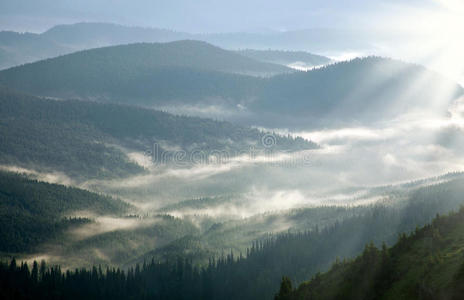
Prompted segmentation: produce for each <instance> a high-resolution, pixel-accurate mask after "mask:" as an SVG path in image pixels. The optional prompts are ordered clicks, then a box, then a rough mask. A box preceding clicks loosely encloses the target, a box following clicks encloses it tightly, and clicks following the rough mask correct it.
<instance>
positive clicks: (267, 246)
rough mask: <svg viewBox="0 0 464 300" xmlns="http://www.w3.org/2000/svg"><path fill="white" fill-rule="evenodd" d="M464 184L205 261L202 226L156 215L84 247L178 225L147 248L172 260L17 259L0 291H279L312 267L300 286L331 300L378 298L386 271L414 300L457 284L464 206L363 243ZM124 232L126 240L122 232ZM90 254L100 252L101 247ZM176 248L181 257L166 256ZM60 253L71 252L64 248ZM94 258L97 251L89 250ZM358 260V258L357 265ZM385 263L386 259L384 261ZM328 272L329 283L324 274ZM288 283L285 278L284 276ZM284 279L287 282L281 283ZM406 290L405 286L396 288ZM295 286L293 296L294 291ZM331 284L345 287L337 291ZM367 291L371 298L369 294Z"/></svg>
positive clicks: (444, 204)
mask: <svg viewBox="0 0 464 300" xmlns="http://www.w3.org/2000/svg"><path fill="white" fill-rule="evenodd" d="M463 187H464V185H463V179H462V176H461V178H457V179H455V180H451V181H449V182H445V183H441V184H437V185H434V186H427V187H423V188H419V189H417V190H414V191H411V194H410V197H409V198H408V200H407V201H406V202H403V201H400V202H399V203H396V204H395V205H391V204H389V203H387V204H386V205H380V204H377V205H373V206H370V207H367V210H366V211H365V213H364V214H361V215H352V216H347V217H346V218H343V219H340V220H338V221H335V223H332V224H331V225H328V226H326V227H321V228H319V227H318V226H314V227H313V228H311V230H306V231H304V232H301V231H300V232H287V233H282V234H278V235H274V236H273V235H268V236H267V237H264V238H262V239H260V240H258V241H255V242H254V243H253V244H252V246H251V247H249V248H248V249H247V250H246V256H245V252H244V253H243V254H237V253H229V254H223V255H221V256H219V257H212V258H210V260H209V263H207V264H206V265H203V266H202V267H198V266H195V265H194V264H193V263H192V261H191V260H190V259H184V258H185V257H187V258H192V257H198V256H202V255H208V252H204V250H205V248H204V245H203V243H202V241H201V240H199V239H198V238H197V237H195V236H198V234H200V231H199V230H198V229H195V228H196V227H195V226H193V224H192V223H191V224H190V225H191V226H193V228H194V229H195V230H191V232H190V233H188V232H186V231H185V228H184V226H183V225H182V223H183V222H187V221H186V220H179V219H174V218H171V221H170V222H171V223H170V225H169V226H167V227H166V226H163V227H161V228H160V227H156V226H157V224H158V223H154V225H153V226H154V227H155V228H156V229H152V227H151V226H147V227H144V228H145V229H144V230H146V231H147V233H145V235H144V236H143V239H138V238H136V237H137V236H139V235H140V233H139V232H134V231H129V232H128V233H127V232H126V233H123V232H122V231H119V232H115V233H113V234H111V235H110V234H109V233H108V235H106V236H104V237H101V236H96V237H94V238H92V239H90V241H89V239H87V240H86V241H85V244H87V246H88V247H91V248H94V247H96V248H97V249H98V247H99V245H100V244H102V243H106V244H107V245H108V244H110V245H112V247H114V245H117V247H118V248H119V247H120V244H121V241H122V242H123V243H124V245H126V247H127V244H131V245H132V246H133V245H136V246H137V245H139V242H140V243H141V244H144V243H149V242H150V238H148V237H149V236H150V235H149V234H157V236H156V242H157V243H156V244H158V242H159V240H158V238H161V237H163V236H165V235H166V233H165V232H166V231H167V232H168V235H171V233H172V232H181V233H182V234H183V237H179V238H178V239H175V240H174V241H172V242H171V243H167V244H165V246H163V247H160V248H159V250H158V251H155V252H151V254H152V255H166V256H167V258H168V259H169V260H165V261H164V260H158V257H155V259H152V260H151V262H150V259H148V261H147V260H145V261H144V263H143V264H136V265H135V266H132V267H128V268H127V269H125V271H121V270H120V269H110V268H108V269H107V270H106V272H105V271H103V270H102V271H99V269H102V267H97V266H95V267H92V268H90V269H88V270H86V269H84V268H79V269H78V270H77V271H69V272H66V273H65V274H64V273H63V272H62V271H61V268H60V267H59V266H56V267H55V266H53V267H47V266H46V265H45V263H43V268H42V271H40V272H41V274H40V276H35V275H32V274H33V273H34V272H36V271H30V269H29V267H25V265H24V263H22V264H21V267H20V265H19V264H17V262H16V261H15V260H12V261H11V262H10V263H9V265H7V264H5V263H4V262H1V263H0V282H1V283H3V284H2V285H0V294H2V293H3V294H4V295H7V296H8V295H18V294H19V295H20V296H18V297H16V298H28V297H27V296H28V295H35V297H38V298H40V296H43V297H46V296H47V295H49V293H50V291H53V294H54V295H57V297H60V298H86V299H95V298H99V299H127V298H132V299H143V298H147V297H149V298H150V299H270V298H272V296H273V295H274V294H275V293H276V292H277V291H278V286H279V281H280V278H281V277H282V276H283V275H289V276H290V278H291V280H294V281H297V282H301V280H303V279H305V278H309V277H310V276H313V275H314V276H315V280H316V281H313V282H315V283H313V284H311V283H310V284H309V285H308V284H303V285H302V287H301V291H303V292H304V291H307V287H308V286H309V287H312V286H315V287H316V288H318V287H321V289H320V290H319V289H317V290H316V291H318V292H319V291H320V292H321V293H322V295H321V296H323V295H326V294H329V293H333V294H336V295H337V296H344V295H346V297H338V298H335V299H350V298H349V296H351V295H353V296H354V298H355V299H363V297H366V299H372V298H373V299H378V298H374V296H375V295H378V294H379V293H383V291H385V290H387V291H390V285H389V282H392V281H391V280H392V278H391V277H388V276H386V275H389V274H393V280H399V281H396V282H399V283H401V284H400V285H395V286H394V287H395V289H394V291H399V293H398V294H393V296H392V298H393V299H415V298H413V297H406V296H410V295H412V296H414V295H416V294H414V292H416V293H417V292H418V293H422V294H420V295H419V296H421V295H424V294H425V293H429V292H434V291H440V290H439V289H437V290H432V291H431V290H429V289H428V287H429V286H431V287H440V286H441V285H442V286H445V287H446V286H447V285H448V286H451V287H452V286H453V284H454V283H455V282H456V283H460V282H461V281H460V280H461V277H460V276H461V275H462V274H461V273H462V272H461V271H458V270H460V269H462V265H463V260H462V252H461V251H460V249H461V248H462V246H463V245H462V238H461V236H462V230H464V211H462V210H461V212H460V213H458V214H456V215H452V216H451V217H447V218H444V217H439V218H438V219H436V220H435V221H433V222H432V225H431V226H430V225H429V226H426V227H425V229H423V230H417V229H416V231H415V232H416V233H415V234H412V235H411V237H409V238H408V237H405V235H404V234H403V235H400V240H399V242H398V244H397V245H396V246H394V247H393V248H392V249H391V250H384V252H383V253H384V254H382V252H380V251H378V250H376V249H375V248H374V245H369V246H368V247H366V248H365V247H364V245H366V243H369V241H374V242H375V245H376V246H379V245H381V244H382V241H386V240H387V241H391V243H394V240H395V239H397V238H398V234H399V233H402V232H414V228H417V226H421V225H423V224H426V223H429V222H431V221H432V219H433V218H434V216H436V214H437V212H438V213H440V214H442V213H443V212H446V211H447V210H449V209H457V208H458V207H459V206H460V205H462V203H463V199H462V197H461V195H462V191H463ZM352 209H356V208H341V207H338V208H337V207H333V208H325V209H322V212H323V213H324V212H327V211H332V212H336V211H337V210H342V211H350V210H352ZM319 211H320V210H319ZM320 217H322V216H320ZM221 227H222V226H221V225H220V224H215V225H213V226H212V228H211V230H216V228H221ZM139 229H140V228H139ZM150 229H151V230H150ZM250 232H252V231H250ZM449 233H451V234H449ZM178 235H179V234H178ZM124 236H125V237H126V238H123V237H124ZM128 237H130V238H128ZM230 237H233V233H232V234H231V235H228V236H225V235H224V234H223V239H229V238H230ZM85 244H84V245H85ZM158 245H159V244H158ZM363 248H364V249H366V250H364V254H363V258H362V259H355V260H354V263H352V262H348V263H343V264H342V263H340V261H339V260H338V261H337V260H336V258H337V257H342V258H349V257H353V256H354V255H357V254H360V253H363ZM72 249H74V250H79V251H80V253H82V251H84V250H85V249H86V248H85V247H83V245H82V244H81V243H79V242H78V243H77V244H76V245H73V246H72ZM384 249H387V248H386V247H384ZM126 251H127V249H126ZM96 253H99V254H98V255H100V256H101V255H102V251H100V252H96ZM103 253H106V251H104V252H103ZM395 253H399V254H400V255H397V254H395ZM176 254H179V255H181V256H180V257H177V258H176V257H172V256H171V255H176ZM119 256H123V255H121V254H119ZM65 257H66V259H68V260H69V259H70V256H69V255H65ZM384 258H387V259H386V260H384ZM92 259H95V255H94V257H93V258H92ZM97 259H98V257H97ZM360 261H361V263H357V262H360ZM385 261H386V262H388V264H384V263H383V262H385ZM333 262H336V263H335V264H334V263H333ZM331 264H332V265H334V267H333V269H332V271H330V272H329V273H327V274H328V275H320V274H319V275H316V274H318V271H321V270H326V269H327V268H329V267H330V265H331ZM385 265H387V266H389V268H392V269H393V270H394V271H397V272H383V271H382V268H383V266H385ZM397 266H400V267H398V268H397ZM103 268H104V265H103ZM32 269H34V267H32ZM389 271H390V269H389ZM430 271H433V273H430ZM350 274H351V275H352V277H350ZM344 275H346V276H347V277H344ZM395 275H398V276H395ZM328 276H330V278H328ZM385 276H386V277H385ZM453 276H454V277H453ZM20 278H22V279H21V280H20ZM326 278H327V279H333V281H330V280H325V279H326ZM456 278H457V279H458V280H457V279H456ZM10 279H12V280H10ZM13 279H14V280H13ZM435 279H436V280H435ZM389 280H390V281H389ZM429 280H430V281H429ZM285 282H287V283H288V281H287V280H286V281H285ZM393 282H395V281H393ZM339 283H340V284H343V283H345V284H344V285H339ZM372 283H376V285H373V284H372ZM429 283H430V285H429ZM456 286H457V285H456ZM284 287H289V286H288V284H284ZM358 287H361V288H365V290H363V289H361V292H362V294H360V295H359V294H356V292H357V291H359V290H358V289H357V288H358ZM372 287H375V288H372ZM409 287H411V289H409ZM286 291H288V292H290V293H291V292H292V291H291V289H288V288H287V289H284V292H283V293H282V294H283V295H282V296H288V293H286ZM298 291H299V290H297V292H298ZM351 291H353V293H351ZM403 291H412V293H411V294H403V293H402V292H403ZM297 292H295V295H297V296H298V295H300V294H298V293H297ZM337 292H346V294H341V295H340V294H337ZM291 295H293V294H291ZM303 295H305V294H303ZM398 295H400V296H401V295H403V297H398ZM404 295H406V296H404ZM370 296H372V298H369V297H370ZM435 296H436V294H435ZM356 297H358V298H356ZM395 297H396V298H395ZM418 298H419V299H424V297H418ZM282 299H286V298H282ZM290 299H292V298H290ZM296 299H299V298H296ZM316 299H325V298H323V297H322V298H317V297H316ZM327 299H331V298H327ZM387 299H388V298H387ZM425 299H427V298H425ZM431 299H440V298H439V297H438V298H437V297H432V298H431ZM445 299H449V297H448V298H445ZM457 299H459V298H457Z"/></svg>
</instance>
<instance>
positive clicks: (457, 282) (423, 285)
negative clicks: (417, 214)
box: [276, 208, 464, 300]
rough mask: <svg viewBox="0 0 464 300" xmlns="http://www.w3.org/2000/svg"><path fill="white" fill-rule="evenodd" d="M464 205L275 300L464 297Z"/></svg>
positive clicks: (368, 249)
mask: <svg viewBox="0 0 464 300" xmlns="http://www.w3.org/2000/svg"><path fill="white" fill-rule="evenodd" d="M463 233H464V209H463V208H461V209H460V210H459V212H457V213H451V214H450V215H448V216H438V215H437V217H436V218H435V219H434V220H433V221H432V222H431V223H430V224H427V225H425V226H424V227H422V228H420V229H419V228H417V229H416V231H415V232H413V233H412V234H410V235H405V234H403V235H401V236H400V239H399V240H398V242H397V243H396V244H395V245H394V246H393V247H391V248H387V247H385V246H384V247H382V249H381V250H379V249H377V248H376V247H375V246H374V245H372V244H369V245H367V246H366V247H365V249H364V251H363V253H362V254H361V255H360V256H358V257H356V258H354V259H351V260H345V261H343V262H341V261H337V262H335V263H334V265H333V266H332V268H331V269H330V271H328V272H327V273H324V274H320V273H318V274H317V275H316V276H315V277H313V278H312V279H311V280H310V281H309V282H306V283H303V284H301V285H300V286H299V287H298V288H297V289H296V290H294V291H291V289H289V288H288V285H287V288H284V289H283V290H282V289H281V292H280V295H279V296H278V297H276V299H282V300H286V299H288V300H293V299H295V300H296V299H461V298H462V295H463V293H464V289H463V284H464V259H463V255H462V249H463V247H464V242H463V240H462V235H463Z"/></svg>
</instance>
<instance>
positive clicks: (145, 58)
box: [0, 29, 291, 76]
mask: <svg viewBox="0 0 464 300" xmlns="http://www.w3.org/2000/svg"><path fill="white" fill-rule="evenodd" d="M55 30H58V29H55ZM2 35H3V36H5V35H7V33H6V32H2ZM11 35H13V33H11ZM32 36H33V35H32ZM64 36H68V35H66V34H65V35H64ZM34 37H35V36H34ZM73 37H74V36H73ZM0 38H2V36H1V35H0ZM36 39H37V40H40V39H42V37H40V38H38V37H36ZM0 41H2V40H0ZM2 42H3V43H4V44H5V42H6V41H5V40H3V41H2ZM104 44H105V43H102V45H104ZM66 45H67V44H66ZM7 47H8V45H6V47H5V48H7ZM67 47H69V46H67ZM37 48H41V47H40V46H39V47H37ZM0 49H2V48H0ZM27 49H29V51H31V50H30V49H31V48H30V47H27ZM32 49H34V48H32ZM31 52H33V51H31ZM63 52H65V51H63V50H61V51H59V50H57V51H56V53H55V54H56V55H58V54H60V53H63ZM17 54H18V53H17ZM19 54H20V53H19ZM19 54H18V55H19ZM22 55H26V54H24V53H23V54H22ZM56 55H53V56H56ZM41 57H42V56H41ZM67 59H69V56H64V57H59V58H58V61H59V63H62V64H66V63H67ZM72 59H73V60H75V59H77V60H80V63H82V64H84V66H85V65H86V64H88V63H93V62H95V61H100V63H108V62H111V61H112V60H115V61H113V63H115V64H125V65H126V67H127V66H132V67H133V68H140V67H145V68H146V69H148V70H150V69H153V68H160V67H163V66H171V67H185V68H199V69H204V70H212V71H220V72H228V73H242V74H250V75H266V76H269V75H274V74H278V73H285V72H291V69H288V68H286V67H284V66H280V65H275V64H271V63H265V62H260V61H257V60H254V59H251V58H247V57H244V56H242V55H239V54H237V53H234V52H232V51H227V50H223V49H220V48H218V47H214V46H212V45H210V44H207V43H205V42H199V41H193V40H183V41H176V42H170V43H153V44H148V43H145V44H132V45H122V46H114V47H107V48H103V49H97V50H94V51H91V52H86V51H83V52H79V53H76V54H74V55H73V56H72ZM120 67H124V65H120ZM81 71H84V70H81ZM83 74H85V73H83ZM95 75H96V74H94V76H95Z"/></svg>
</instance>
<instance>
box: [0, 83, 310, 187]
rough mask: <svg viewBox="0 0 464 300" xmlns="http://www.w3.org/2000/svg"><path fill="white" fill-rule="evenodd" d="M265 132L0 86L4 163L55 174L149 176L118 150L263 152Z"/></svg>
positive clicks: (279, 142) (281, 146) (283, 146)
mask: <svg viewBox="0 0 464 300" xmlns="http://www.w3.org/2000/svg"><path fill="white" fill-rule="evenodd" d="M264 134H265V133H263V132H261V131H259V130H257V129H251V128H247V127H242V126H237V125H233V124H231V123H227V122H217V121H213V120H208V119H201V118H190V117H182V116H174V115H171V114H167V113H163V112H159V111H154V110H149V109H142V108H137V107H129V106H121V105H112V104H99V103H94V102H84V101H54V100H47V99H40V98H35V97H30V96H26V95H22V94H19V93H15V92H10V91H8V90H6V89H0V141H1V142H0V163H2V164H9V165H19V166H22V167H31V168H36V167H38V168H41V169H45V170H50V171H52V170H57V171H62V172H65V173H66V174H68V175H71V176H72V177H77V178H79V177H80V178H82V179H84V178H85V179H89V178H96V177H97V178H101V177H121V176H125V175H130V174H135V173H140V172H143V168H142V167H140V166H139V165H136V164H135V163H132V162H130V161H129V160H128V158H127V157H126V154H125V153H124V152H123V151H121V150H120V149H119V148H118V146H123V147H126V148H128V149H135V150H137V151H141V152H147V153H149V152H150V151H153V145H154V144H155V143H160V144H161V143H167V144H170V145H172V146H175V147H181V149H183V150H185V151H206V152H208V153H209V152H212V151H213V150H216V151H228V152H227V153H228V155H230V156H234V155H236V154H239V152H240V151H248V150H249V148H250V143H251V145H254V147H255V148H256V149H258V150H259V149H263V148H264V147H263V144H262V141H261V139H262V137H263V136H264ZM275 139H276V145H275V149H277V150H300V149H311V148H314V147H315V144H313V143H311V142H308V141H306V140H303V139H301V138H287V137H283V136H279V135H275ZM112 145H116V147H115V146H112ZM159 150H160V152H161V151H162V148H161V149H159Z"/></svg>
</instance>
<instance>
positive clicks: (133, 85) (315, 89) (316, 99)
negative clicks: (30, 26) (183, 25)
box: [0, 41, 463, 128]
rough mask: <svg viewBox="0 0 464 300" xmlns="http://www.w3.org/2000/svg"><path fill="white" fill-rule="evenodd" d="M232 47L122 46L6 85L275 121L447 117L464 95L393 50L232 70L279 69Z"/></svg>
mask: <svg viewBox="0 0 464 300" xmlns="http://www.w3.org/2000/svg"><path fill="white" fill-rule="evenodd" d="M192 49H195V51H193V50H192ZM229 54H230V52H228V51H225V50H221V49H219V48H216V47H213V46H210V45H208V44H205V43H203V42H194V41H182V42H173V43H168V44H134V45H126V46H114V47H107V48H100V49H94V50H86V51H82V52H78V53H74V54H70V55H65V56H61V57H58V58H54V59H48V60H44V61H40V62H36V63H32V64H27V65H24V66H20V67H15V68H11V69H8V70H4V71H2V72H0V83H3V84H4V85H5V86H8V87H11V88H16V89H19V90H24V91H27V92H30V93H35V94H39V95H42V96H51V97H78V98H83V99H91V100H98V101H105V102H120V103H128V104H139V105H144V106H150V107H158V108H162V109H177V110H180V111H179V113H185V114H196V113H197V112H202V113H203V115H202V116H210V117H211V116H214V114H213V113H210V114H209V115H208V112H209V111H211V109H212V108H213V109H215V110H218V111H220V112H221V113H222V114H223V118H227V119H228V120H231V121H236V122H242V123H244V124H247V125H259V126H264V127H270V128H276V127H282V128H289V127H290V128H292V127H295V128H308V127H311V126H325V127H327V126H328V127H330V126H337V125H340V124H352V123H353V122H355V123H358V124H359V123H361V124H363V123H372V122H378V121H382V120H389V119H392V118H397V117H398V116H399V115H401V114H404V113H408V112H410V111H416V110H429V111H431V112H432V113H434V114H439V115H442V114H445V113H446V112H447V109H448V106H449V104H450V103H452V102H453V101H454V100H455V99H457V98H458V97H460V96H461V95H463V88H462V87H461V86H459V85H458V84H456V83H454V82H452V81H449V80H447V79H446V78H444V77H441V76H440V75H439V74H437V73H434V72H432V71H430V70H427V69H426V68H424V67H421V66H418V65H413V64H407V63H403V62H400V61H397V60H392V59H387V58H380V57H367V58H363V59H354V60H352V61H348V62H342V63H336V64H331V65H328V66H326V67H323V68H320V69H316V70H312V71H308V72H294V73H290V74H282V75H276V76H273V77H271V78H258V77H251V76H244V75H238V74H230V73H225V72H224V71H228V72H234V73H250V72H255V71H256V72H258V70H261V71H262V72H265V71H267V72H271V71H272V70H274V71H275V70H276V69H274V66H275V65H263V64H262V63H253V64H252V63H250V64H248V63H247V61H248V59H247V58H245V57H243V56H241V55H238V54H236V53H233V55H232V54H230V55H229ZM268 67H269V68H270V69H269V68H268ZM278 68H281V66H279V67H278ZM182 109H183V110H182ZM214 117H216V116H214Z"/></svg>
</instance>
